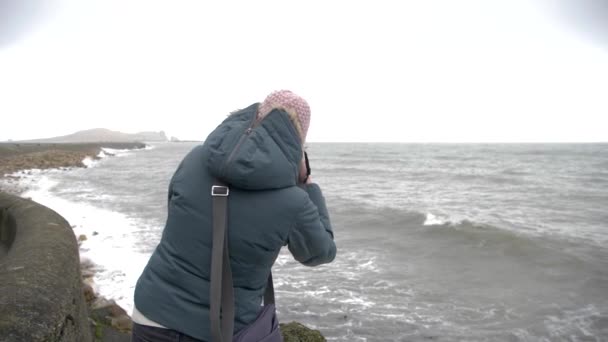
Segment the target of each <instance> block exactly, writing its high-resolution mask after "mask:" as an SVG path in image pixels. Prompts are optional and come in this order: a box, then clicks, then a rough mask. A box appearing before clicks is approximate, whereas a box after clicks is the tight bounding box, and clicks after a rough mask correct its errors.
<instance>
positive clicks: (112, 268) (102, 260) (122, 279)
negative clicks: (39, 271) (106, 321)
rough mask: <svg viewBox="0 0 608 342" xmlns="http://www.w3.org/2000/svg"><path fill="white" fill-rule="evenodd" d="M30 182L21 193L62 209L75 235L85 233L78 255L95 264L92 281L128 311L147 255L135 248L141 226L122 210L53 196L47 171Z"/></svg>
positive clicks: (54, 184) (56, 209)
mask: <svg viewBox="0 0 608 342" xmlns="http://www.w3.org/2000/svg"><path fill="white" fill-rule="evenodd" d="M24 181H26V182H27V179H25V180H24ZM29 183H30V185H31V190H28V191H27V192H26V193H24V194H23V196H24V197H30V198H32V199H33V200H34V201H36V202H38V203H40V204H43V205H45V206H47V207H49V208H51V209H53V210H55V211H57V212H59V213H61V215H62V216H63V217H65V218H66V219H67V220H68V222H70V224H71V225H72V227H73V229H74V233H75V234H76V236H80V235H86V240H85V241H83V242H82V243H81V246H80V255H81V258H82V259H89V260H91V261H92V262H93V263H95V264H96V265H97V267H96V270H97V272H96V274H95V276H94V282H95V286H96V288H97V289H98V292H99V294H100V295H102V296H104V297H106V298H109V299H114V300H116V302H117V303H118V304H119V305H120V306H122V307H123V308H124V309H125V310H127V312H130V311H131V310H132V308H133V303H132V298H133V289H134V287H135V283H136V281H137V278H138V277H139V275H140V273H141V271H142V270H143V268H144V266H145V264H146V262H147V260H148V258H149V255H145V254H142V253H138V252H136V251H137V250H138V248H137V246H138V243H139V242H138V238H137V231H138V230H139V229H140V228H141V226H140V225H139V224H138V222H137V221H136V220H133V219H131V218H128V217H126V216H125V215H123V214H121V213H117V212H113V211H109V210H105V209H100V208H96V207H93V206H91V205H88V204H86V203H84V202H82V201H79V202H72V201H69V200H66V199H63V198H60V197H57V196H54V195H53V194H52V193H51V192H50V190H51V189H52V188H53V187H54V186H56V184H57V182H56V181H54V180H53V179H52V178H51V177H50V176H49V175H38V176H37V177H36V178H35V180H30V182H29Z"/></svg>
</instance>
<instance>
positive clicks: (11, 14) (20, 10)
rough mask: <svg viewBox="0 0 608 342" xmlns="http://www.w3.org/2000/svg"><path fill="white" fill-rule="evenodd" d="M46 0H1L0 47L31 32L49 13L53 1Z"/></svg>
mask: <svg viewBox="0 0 608 342" xmlns="http://www.w3.org/2000/svg"><path fill="white" fill-rule="evenodd" d="M52 2H54V1H51V0H49V1H45V0H0V48H2V47H4V46H7V45H10V44H12V43H14V42H16V41H17V40H19V39H20V38H22V37H23V36H24V35H25V34H27V33H28V32H31V31H32V30H33V29H34V28H35V27H36V26H37V25H39V24H40V22H41V21H42V20H43V19H44V18H45V16H46V14H48V12H49V9H50V8H51V3H52Z"/></svg>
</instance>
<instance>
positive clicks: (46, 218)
mask: <svg viewBox="0 0 608 342" xmlns="http://www.w3.org/2000/svg"><path fill="white" fill-rule="evenodd" d="M0 214H1V217H0V341H5V342H22V341H28V342H30V341H31V342H37V341H50V342H56V341H61V342H68V341H70V342H71V341H78V342H88V341H91V335H90V331H89V325H88V321H87V320H88V319H87V311H86V304H85V301H84V297H83V294H82V287H81V280H80V257H79V254H78V244H77V242H76V237H75V236H74V233H73V231H72V228H71V227H70V225H69V224H68V222H67V221H66V220H65V219H64V218H63V217H61V216H60V215H59V214H57V213H56V212H54V211H52V210H51V209H49V208H47V207H44V206H42V205H40V204H37V203H35V202H33V201H30V200H26V199H22V198H20V197H17V196H13V195H9V194H6V193H2V192H0Z"/></svg>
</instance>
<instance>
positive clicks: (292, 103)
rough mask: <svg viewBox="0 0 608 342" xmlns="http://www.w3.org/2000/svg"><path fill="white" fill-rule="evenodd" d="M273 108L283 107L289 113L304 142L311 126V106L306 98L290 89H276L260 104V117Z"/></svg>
mask: <svg viewBox="0 0 608 342" xmlns="http://www.w3.org/2000/svg"><path fill="white" fill-rule="evenodd" d="M273 109H282V110H284V111H286V112H287V113H288V114H289V116H290V117H291V120H292V121H293V123H294V125H295V126H296V130H297V131H298V133H299V135H300V138H302V142H304V141H305V140H306V134H307V133H308V127H309V126H310V106H308V103H307V102H306V100H304V99H303V98H301V97H300V96H298V95H296V94H294V93H293V92H291V91H289V90H279V91H274V92H272V93H270V95H268V96H267V97H266V99H265V100H264V102H262V103H261V104H260V107H259V108H258V117H259V118H263V117H265V116H266V115H268V113H270V112H271V111H272V110H273Z"/></svg>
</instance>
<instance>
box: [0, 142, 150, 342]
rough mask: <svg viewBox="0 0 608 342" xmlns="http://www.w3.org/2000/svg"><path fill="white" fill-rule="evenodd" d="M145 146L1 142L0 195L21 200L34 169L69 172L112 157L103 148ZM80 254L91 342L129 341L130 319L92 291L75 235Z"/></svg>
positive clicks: (89, 264)
mask: <svg viewBox="0 0 608 342" xmlns="http://www.w3.org/2000/svg"><path fill="white" fill-rule="evenodd" d="M146 146H147V145H146V144H144V143H139V142H133V143H65V144H63V143H61V144H60V143H0V192H6V193H9V194H12V195H16V196H19V197H23V194H25V193H26V192H27V191H28V190H29V188H28V187H27V185H24V184H23V182H22V181H21V179H22V178H23V177H24V176H29V175H31V174H32V172H33V171H34V170H47V169H58V170H69V169H72V168H85V167H87V163H86V160H91V161H94V160H99V159H101V158H102V157H104V156H114V154H112V153H110V152H108V151H104V149H116V150H138V149H143V148H145V147H146ZM75 238H76V240H77V242H78V246H79V248H78V252H79V255H80V273H81V284H82V289H83V294H84V298H85V301H86V303H87V308H88V316H89V321H90V324H91V326H90V328H91V333H92V335H93V336H94V341H106V340H107V341H125V342H128V341H130V331H131V326H132V322H131V317H130V315H129V314H128V313H127V312H126V310H125V309H124V308H122V307H120V306H119V305H118V304H116V302H115V301H114V300H113V299H109V298H105V297H103V296H101V295H100V294H99V293H97V292H96V291H95V283H94V281H93V279H94V276H95V268H96V264H95V262H94V261H93V260H90V259H88V258H83V257H82V255H81V250H80V245H81V243H82V241H85V240H86V239H87V237H86V236H85V235H80V236H76V234H75Z"/></svg>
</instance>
